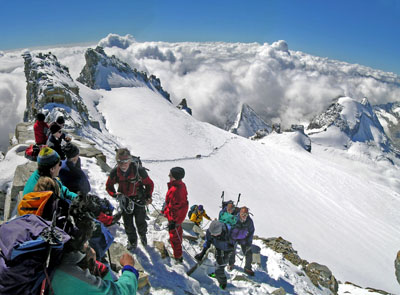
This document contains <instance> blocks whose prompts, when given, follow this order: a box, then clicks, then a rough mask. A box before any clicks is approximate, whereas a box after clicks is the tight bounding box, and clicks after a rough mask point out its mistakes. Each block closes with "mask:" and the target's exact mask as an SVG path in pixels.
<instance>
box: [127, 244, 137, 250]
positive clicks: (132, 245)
mask: <svg viewBox="0 0 400 295" xmlns="http://www.w3.org/2000/svg"><path fill="white" fill-rule="evenodd" d="M127 248H128V251H129V252H134V251H135V250H136V248H137V242H133V243H129V245H128V247H127Z"/></svg>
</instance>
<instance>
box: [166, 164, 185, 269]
mask: <svg viewBox="0 0 400 295" xmlns="http://www.w3.org/2000/svg"><path fill="white" fill-rule="evenodd" d="M168 176H169V179H170V181H169V183H168V192H167V195H166V196H165V206H164V209H163V213H164V215H165V217H166V218H167V219H168V231H169V241H170V243H171V246H172V249H173V250H174V258H175V260H176V261H177V262H182V261H183V256H182V234H183V231H182V226H181V224H182V222H183V221H184V220H185V217H186V214H187V212H188V209H189V203H188V200H187V194H188V193H187V190H186V185H185V183H183V181H182V178H183V177H184V176H185V170H184V169H183V168H181V167H174V168H172V169H171V170H170V172H169V175H168Z"/></svg>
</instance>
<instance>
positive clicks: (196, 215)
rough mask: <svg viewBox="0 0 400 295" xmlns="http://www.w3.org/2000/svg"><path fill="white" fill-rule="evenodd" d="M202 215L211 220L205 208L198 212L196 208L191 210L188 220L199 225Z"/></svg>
mask: <svg viewBox="0 0 400 295" xmlns="http://www.w3.org/2000/svg"><path fill="white" fill-rule="evenodd" d="M203 217H204V218H206V219H208V220H211V218H210V216H208V215H207V213H206V210H203V211H202V212H199V211H198V210H197V209H196V210H194V211H193V213H192V216H190V221H193V222H194V223H196V224H197V225H199V224H200V223H201V222H202V220H203Z"/></svg>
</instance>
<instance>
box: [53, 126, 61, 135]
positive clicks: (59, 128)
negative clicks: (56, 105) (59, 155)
mask: <svg viewBox="0 0 400 295" xmlns="http://www.w3.org/2000/svg"><path fill="white" fill-rule="evenodd" d="M60 130H61V127H60V125H58V124H51V125H50V133H51V134H54V133H57V132H58V131H60Z"/></svg>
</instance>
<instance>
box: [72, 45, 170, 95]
mask: <svg viewBox="0 0 400 295" xmlns="http://www.w3.org/2000/svg"><path fill="white" fill-rule="evenodd" d="M85 59H86V64H85V66H84V67H83V69H82V71H81V73H80V75H79V77H78V79H77V80H78V81H79V82H81V83H82V84H85V85H86V86H88V87H89V88H92V89H105V90H111V88H118V87H143V86H144V85H145V86H147V87H149V88H150V89H152V90H154V91H157V92H159V93H160V94H161V95H162V96H163V97H164V98H165V99H166V100H168V101H169V102H171V100H170V98H169V93H168V92H166V91H165V90H164V89H163V88H162V87H161V82H160V79H158V78H157V77H156V76H154V75H150V76H149V77H148V76H147V74H146V73H145V72H138V71H137V70H136V69H132V68H131V67H130V66H129V65H128V64H127V63H125V62H123V61H121V60H119V59H118V58H116V57H115V56H114V55H113V56H111V57H109V56H108V55H107V54H106V53H105V52H104V49H103V48H102V47H100V46H97V47H96V48H95V49H92V48H89V49H88V50H86V53H85Z"/></svg>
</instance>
